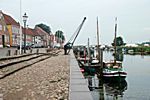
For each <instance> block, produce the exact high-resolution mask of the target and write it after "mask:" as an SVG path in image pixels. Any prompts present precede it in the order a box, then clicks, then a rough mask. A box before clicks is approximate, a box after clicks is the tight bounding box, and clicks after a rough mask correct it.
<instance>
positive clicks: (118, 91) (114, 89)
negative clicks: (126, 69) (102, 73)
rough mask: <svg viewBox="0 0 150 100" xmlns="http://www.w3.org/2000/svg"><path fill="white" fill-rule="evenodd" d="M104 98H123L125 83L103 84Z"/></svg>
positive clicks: (125, 88) (115, 99)
mask: <svg viewBox="0 0 150 100" xmlns="http://www.w3.org/2000/svg"><path fill="white" fill-rule="evenodd" d="M104 87H105V92H106V96H107V97H109V98H111V97H112V98H113V99H114V100H117V99H118V98H123V95H124V92H125V90H127V81H126V80H124V81H121V82H114V83H104Z"/></svg>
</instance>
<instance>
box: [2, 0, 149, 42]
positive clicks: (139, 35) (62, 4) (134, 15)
mask: <svg viewBox="0 0 150 100" xmlns="http://www.w3.org/2000/svg"><path fill="white" fill-rule="evenodd" d="M149 5H150V0H22V7H21V8H22V10H21V13H22V15H23V14H24V12H26V13H27V15H28V16H29V19H28V25H29V27H31V28H33V27H34V26H35V25H36V24H39V23H44V24H47V25H49V26H50V27H51V29H52V32H53V33H54V32H56V31H57V30H58V29H59V30H62V31H63V32H64V34H65V36H66V37H67V39H69V38H70V37H71V35H72V34H74V32H75V30H76V29H77V27H78V26H79V24H80V23H81V22H82V20H83V18H84V17H87V20H86V21H85V24H84V26H83V28H82V30H81V32H80V34H79V36H78V37H77V40H76V41H75V44H87V40H88V38H90V44H95V43H96V17H97V16H98V18H99V26H100V27H99V28H100V41H101V43H102V44H110V43H111V42H112V40H113V37H114V24H115V17H118V30H117V36H122V37H123V39H124V41H125V42H127V43H140V42H142V41H150V6H149ZM0 10H2V11H3V12H4V13H6V14H9V15H11V16H12V17H13V18H14V19H15V20H16V21H19V22H20V0H0Z"/></svg>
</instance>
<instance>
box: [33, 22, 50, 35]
mask: <svg viewBox="0 0 150 100" xmlns="http://www.w3.org/2000/svg"><path fill="white" fill-rule="evenodd" d="M36 26H38V27H40V28H42V29H43V30H44V31H45V32H47V33H48V34H50V33H51V29H50V27H49V26H47V25H45V24H43V23H41V24H37V25H36Z"/></svg>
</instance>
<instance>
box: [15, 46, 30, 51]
mask: <svg viewBox="0 0 150 100" xmlns="http://www.w3.org/2000/svg"><path fill="white" fill-rule="evenodd" d="M21 48H22V49H26V50H30V49H31V48H32V46H31V45H26V46H24V45H22V46H21ZM17 49H20V45H18V46H17Z"/></svg>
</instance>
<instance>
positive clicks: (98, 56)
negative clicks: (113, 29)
mask: <svg viewBox="0 0 150 100" xmlns="http://www.w3.org/2000/svg"><path fill="white" fill-rule="evenodd" d="M98 27H99V26H98V17H97V54H98V55H97V59H98V60H99V62H100V52H99V49H100V48H99V28H98Z"/></svg>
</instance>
